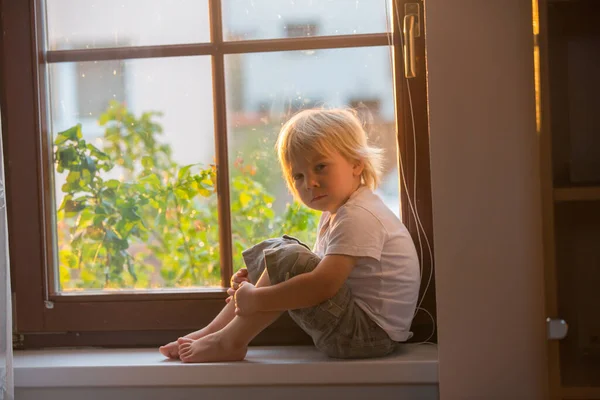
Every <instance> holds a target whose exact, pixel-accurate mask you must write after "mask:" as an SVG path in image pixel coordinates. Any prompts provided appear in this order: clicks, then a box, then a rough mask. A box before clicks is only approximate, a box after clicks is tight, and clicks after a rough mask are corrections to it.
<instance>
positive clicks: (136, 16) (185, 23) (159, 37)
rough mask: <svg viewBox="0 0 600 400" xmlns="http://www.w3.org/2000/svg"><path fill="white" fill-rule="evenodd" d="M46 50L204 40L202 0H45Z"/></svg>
mask: <svg viewBox="0 0 600 400" xmlns="http://www.w3.org/2000/svg"><path fill="white" fill-rule="evenodd" d="M46 20H47V25H48V33H47V37H48V49H49V50H68V49H93V48H102V47H125V46H153V45H164V44H185V43H194V42H196V43H197V42H208V41H209V40H210V28H209V20H208V0H174V1H166V0H101V1H99V0H96V1H87V0H86V1H81V0H46Z"/></svg>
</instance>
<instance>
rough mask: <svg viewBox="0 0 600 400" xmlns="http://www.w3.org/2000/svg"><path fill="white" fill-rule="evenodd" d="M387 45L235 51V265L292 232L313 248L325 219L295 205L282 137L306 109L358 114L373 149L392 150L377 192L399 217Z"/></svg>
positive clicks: (229, 74) (229, 69) (231, 63)
mask: <svg viewBox="0 0 600 400" xmlns="http://www.w3.org/2000/svg"><path fill="white" fill-rule="evenodd" d="M388 51H389V49H388V48H386V47H376V48H356V49H335V50H318V51H316V52H313V53H312V54H310V55H307V54H305V53H303V52H273V53H256V54H235V55H228V56H226V58H225V67H226V83H227V94H228V96H227V98H228V101H227V116H228V133H229V139H228V142H229V165H230V167H229V168H230V174H231V182H232V184H231V197H232V200H231V201H232V204H231V210H232V211H231V213H232V214H231V218H232V230H233V242H234V257H235V259H234V268H239V267H240V266H242V265H243V264H242V260H241V257H240V255H239V253H240V251H241V250H243V249H244V248H247V247H249V246H251V245H252V244H253V243H256V242H258V241H260V240H264V239H266V238H268V237H273V236H279V235H281V234H283V233H287V234H290V235H293V236H296V237H298V238H299V239H301V240H303V241H305V242H306V243H307V244H309V245H312V244H313V242H314V239H315V230H316V224H317V222H318V214H317V213H316V212H313V211H311V210H308V209H307V208H304V207H299V206H298V205H294V204H293V201H292V197H291V196H290V194H289V193H288V191H287V188H286V186H285V182H284V180H283V178H282V176H281V172H280V169H279V165H278V163H277V158H276V154H275V149H274V145H275V140H276V138H277V134H278V133H279V129H280V127H281V125H282V124H283V122H284V121H285V120H286V119H287V118H289V116H290V115H291V114H292V113H294V112H296V111H299V110H301V109H305V108H310V107H315V106H326V107H344V106H350V107H354V108H356V109H357V110H358V112H359V116H360V118H361V119H362V121H364V123H365V127H366V130H367V132H368V133H369V140H370V142H371V144H373V145H375V146H378V147H380V148H383V149H384V150H385V156H386V159H385V163H384V176H383V184H382V186H381V187H380V188H379V189H378V190H377V193H378V194H379V195H380V196H381V197H382V199H383V200H384V202H385V203H386V204H387V205H388V207H390V208H391V209H392V210H393V211H394V212H395V213H396V214H398V215H399V208H400V206H399V204H400V200H399V189H398V172H397V168H396V164H397V150H396V135H395V122H394V99H393V92H392V88H393V85H392V73H391V67H390V62H389V53H388Z"/></svg>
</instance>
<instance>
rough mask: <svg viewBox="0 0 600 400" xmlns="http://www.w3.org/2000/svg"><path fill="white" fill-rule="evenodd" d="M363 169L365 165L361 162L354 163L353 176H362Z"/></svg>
mask: <svg viewBox="0 0 600 400" xmlns="http://www.w3.org/2000/svg"><path fill="white" fill-rule="evenodd" d="M364 169H365V163H364V161H363V160H358V161H355V162H354V176H359V175H360V174H362V172H363V170H364Z"/></svg>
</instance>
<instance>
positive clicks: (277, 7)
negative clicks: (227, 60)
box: [223, 0, 391, 40]
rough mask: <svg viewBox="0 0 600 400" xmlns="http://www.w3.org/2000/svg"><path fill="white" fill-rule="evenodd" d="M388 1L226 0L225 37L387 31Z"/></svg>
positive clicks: (224, 13)
mask: <svg viewBox="0 0 600 400" xmlns="http://www.w3.org/2000/svg"><path fill="white" fill-rule="evenodd" d="M386 4H388V5H389V4H391V0H388V1H387V2H386V0H362V1H359V0H223V30H224V32H223V37H224V38H225V40H252V39H276V38H288V37H307V36H331V35H351V34H364V33H381V32H387V31H389V28H388V26H387V25H389V24H386ZM388 14H389V12H388Z"/></svg>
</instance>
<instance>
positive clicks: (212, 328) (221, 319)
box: [158, 301, 235, 359]
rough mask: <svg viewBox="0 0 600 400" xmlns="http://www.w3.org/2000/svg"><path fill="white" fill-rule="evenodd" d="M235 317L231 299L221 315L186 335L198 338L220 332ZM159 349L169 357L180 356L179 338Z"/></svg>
mask: <svg viewBox="0 0 600 400" xmlns="http://www.w3.org/2000/svg"><path fill="white" fill-rule="evenodd" d="M233 317H235V303H234V302H233V301H230V302H229V303H228V304H226V305H225V307H223V309H222V310H221V312H220V313H219V315H217V316H216V317H215V319H213V320H212V322H211V323H210V324H208V325H207V326H205V327H204V328H202V329H199V330H197V331H195V332H191V333H188V334H187V335H185V336H184V337H185V338H189V339H193V340H197V339H200V338H202V337H204V336H206V335H209V334H211V333H214V332H218V331H220V330H221V329H223V328H224V327H225V326H227V324H228V323H230V322H231V320H232V319H233ZM158 350H159V351H160V352H161V354H162V355H163V356H165V357H167V358H173V359H178V358H179V343H177V340H174V341H172V342H171V343H167V344H166V345H164V346H160V347H159V349H158Z"/></svg>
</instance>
